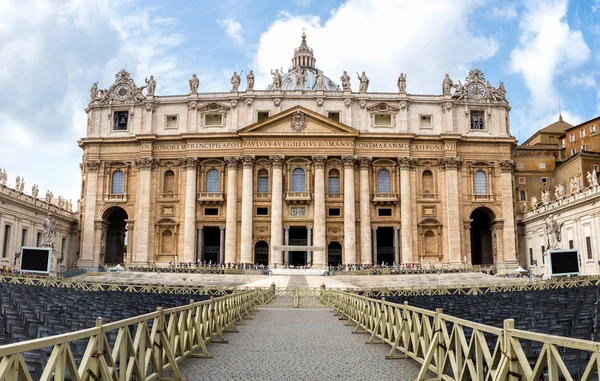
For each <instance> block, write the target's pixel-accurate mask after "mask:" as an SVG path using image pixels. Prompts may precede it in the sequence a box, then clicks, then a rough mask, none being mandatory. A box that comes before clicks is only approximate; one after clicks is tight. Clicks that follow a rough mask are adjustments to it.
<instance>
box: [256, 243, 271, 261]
mask: <svg viewBox="0 0 600 381" xmlns="http://www.w3.org/2000/svg"><path fill="white" fill-rule="evenodd" d="M254 263H255V264H257V265H264V266H267V265H268V264H269V244H268V243H266V242H265V241H258V242H256V243H255V244H254Z"/></svg>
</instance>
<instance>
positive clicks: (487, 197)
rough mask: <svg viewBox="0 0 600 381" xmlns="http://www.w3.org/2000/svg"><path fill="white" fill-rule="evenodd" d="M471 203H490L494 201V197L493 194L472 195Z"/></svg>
mask: <svg viewBox="0 0 600 381" xmlns="http://www.w3.org/2000/svg"><path fill="white" fill-rule="evenodd" d="M471 201H477V202H481V201H488V202H493V201H494V195H493V194H491V193H490V194H472V195H471Z"/></svg>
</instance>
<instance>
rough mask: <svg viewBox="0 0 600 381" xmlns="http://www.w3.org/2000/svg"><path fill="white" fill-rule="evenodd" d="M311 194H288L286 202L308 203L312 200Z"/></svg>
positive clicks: (286, 194)
mask: <svg viewBox="0 0 600 381" xmlns="http://www.w3.org/2000/svg"><path fill="white" fill-rule="evenodd" d="M311 196H312V193H311V192H286V193H285V201H287V202H291V203H308V202H310V200H311V198H312V197H311Z"/></svg>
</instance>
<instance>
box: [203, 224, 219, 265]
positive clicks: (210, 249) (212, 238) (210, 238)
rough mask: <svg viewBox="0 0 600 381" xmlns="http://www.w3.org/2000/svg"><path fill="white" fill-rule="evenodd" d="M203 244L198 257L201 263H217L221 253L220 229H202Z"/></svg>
mask: <svg viewBox="0 0 600 381" xmlns="http://www.w3.org/2000/svg"><path fill="white" fill-rule="evenodd" d="M202 234H204V237H203V241H202V242H203V244H204V246H202V255H201V256H200V258H201V260H202V262H206V263H213V264H214V263H219V253H220V252H221V229H219V228H218V227H216V226H215V227H204V229H202Z"/></svg>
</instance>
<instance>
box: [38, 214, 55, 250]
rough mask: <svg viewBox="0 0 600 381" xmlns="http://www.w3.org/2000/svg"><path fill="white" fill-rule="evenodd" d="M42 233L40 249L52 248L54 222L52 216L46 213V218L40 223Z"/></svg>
mask: <svg viewBox="0 0 600 381" xmlns="http://www.w3.org/2000/svg"><path fill="white" fill-rule="evenodd" d="M42 226H43V227H44V231H43V233H42V241H41V246H42V247H51V248H54V239H55V238H56V220H54V218H52V215H51V214H50V213H48V216H47V217H46V219H45V220H44V222H43V223H42Z"/></svg>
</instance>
